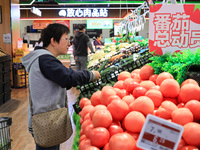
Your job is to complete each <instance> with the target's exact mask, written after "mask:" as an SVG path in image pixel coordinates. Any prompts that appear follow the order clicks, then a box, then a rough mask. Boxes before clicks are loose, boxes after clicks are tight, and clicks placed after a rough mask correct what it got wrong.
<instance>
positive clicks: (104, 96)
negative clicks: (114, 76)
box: [100, 88, 116, 106]
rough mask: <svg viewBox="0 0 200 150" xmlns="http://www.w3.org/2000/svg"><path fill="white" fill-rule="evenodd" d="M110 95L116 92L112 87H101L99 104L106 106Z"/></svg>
mask: <svg viewBox="0 0 200 150" xmlns="http://www.w3.org/2000/svg"><path fill="white" fill-rule="evenodd" d="M111 95H116V92H115V91H114V90H113V89H110V88H107V89H104V88H103V89H102V91H101V99H100V102H101V104H103V105H105V106H107V105H108V104H109V102H108V97H109V96H111Z"/></svg>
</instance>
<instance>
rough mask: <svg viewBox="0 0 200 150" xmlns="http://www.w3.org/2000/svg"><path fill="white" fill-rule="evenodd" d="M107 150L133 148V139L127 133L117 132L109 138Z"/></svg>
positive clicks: (130, 149)
mask: <svg viewBox="0 0 200 150" xmlns="http://www.w3.org/2000/svg"><path fill="white" fill-rule="evenodd" d="M109 148H110V149H109V150H134V149H135V148H136V141H135V139H134V138H133V137H132V136H131V135H130V134H128V133H125V132H124V133H117V134H115V135H113V136H112V137H111V138H110V141H109Z"/></svg>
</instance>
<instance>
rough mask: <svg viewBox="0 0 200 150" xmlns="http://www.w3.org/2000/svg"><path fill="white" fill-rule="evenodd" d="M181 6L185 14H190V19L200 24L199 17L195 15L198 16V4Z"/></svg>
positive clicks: (199, 11)
mask: <svg viewBox="0 0 200 150" xmlns="http://www.w3.org/2000/svg"><path fill="white" fill-rule="evenodd" d="M183 7H184V10H185V13H186V15H190V20H191V21H193V22H194V23H197V24H200V19H199V18H198V17H197V16H200V10H199V4H190V5H183Z"/></svg>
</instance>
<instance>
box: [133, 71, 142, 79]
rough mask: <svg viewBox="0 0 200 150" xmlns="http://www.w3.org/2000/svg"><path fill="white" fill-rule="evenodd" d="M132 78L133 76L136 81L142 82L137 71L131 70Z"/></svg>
mask: <svg viewBox="0 0 200 150" xmlns="http://www.w3.org/2000/svg"><path fill="white" fill-rule="evenodd" d="M139 71H140V70H139ZM131 78H133V79H134V80H135V81H138V82H140V80H141V77H140V75H139V73H136V72H131Z"/></svg>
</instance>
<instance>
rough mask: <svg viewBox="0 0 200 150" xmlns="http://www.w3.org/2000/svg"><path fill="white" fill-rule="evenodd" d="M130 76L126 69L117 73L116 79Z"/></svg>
mask: <svg viewBox="0 0 200 150" xmlns="http://www.w3.org/2000/svg"><path fill="white" fill-rule="evenodd" d="M130 77H131V74H130V72H128V71H122V72H120V73H119V75H118V77H117V78H118V81H119V80H122V81H124V80H125V79H127V78H130Z"/></svg>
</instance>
